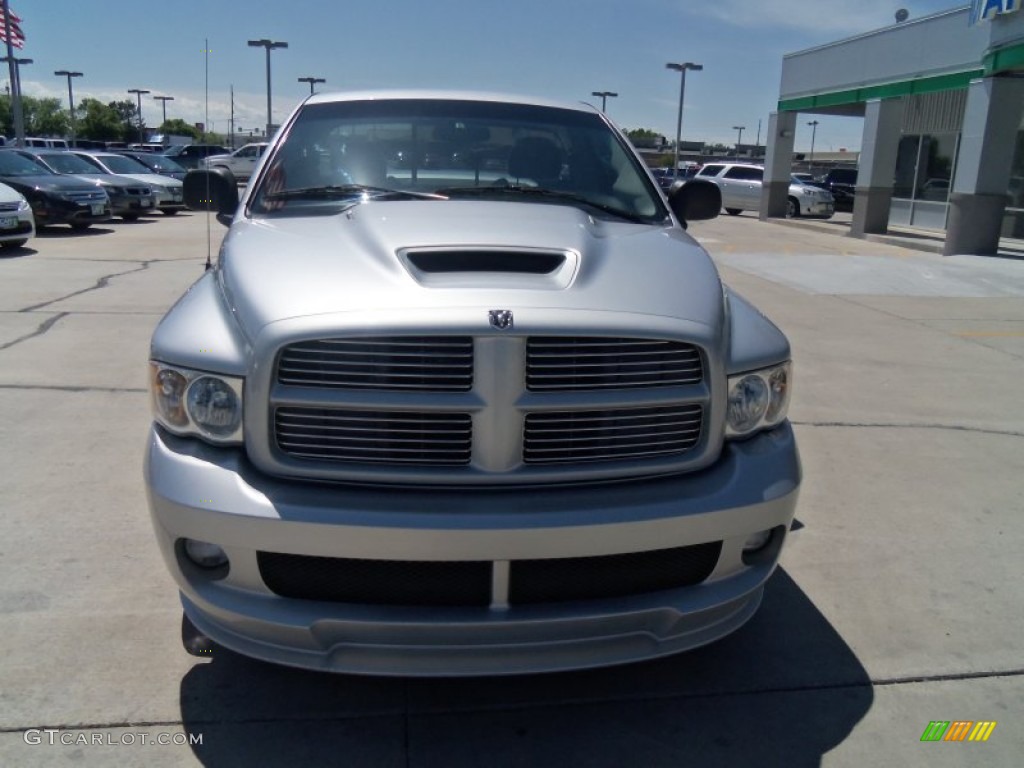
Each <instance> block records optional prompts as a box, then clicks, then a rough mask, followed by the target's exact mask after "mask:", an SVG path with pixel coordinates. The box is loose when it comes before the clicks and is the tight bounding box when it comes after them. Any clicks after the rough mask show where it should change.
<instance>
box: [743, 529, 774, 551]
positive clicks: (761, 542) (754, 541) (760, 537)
mask: <svg viewBox="0 0 1024 768" xmlns="http://www.w3.org/2000/svg"><path fill="white" fill-rule="evenodd" d="M771 538H772V529H771V528H769V529H768V530H767V531H758V532H757V533H752V534H751V535H750V536H748V537H747V540H746V541H745V542H743V554H745V555H747V554H751V553H753V552H757V551H758V550H759V549H763V548H764V546H765V545H766V544H767V543H768V542H769V541H771Z"/></svg>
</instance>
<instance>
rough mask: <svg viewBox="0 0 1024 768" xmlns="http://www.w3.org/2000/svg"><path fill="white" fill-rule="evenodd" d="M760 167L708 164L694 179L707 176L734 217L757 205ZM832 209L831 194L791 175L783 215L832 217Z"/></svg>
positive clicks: (833, 201) (742, 164) (760, 174)
mask: <svg viewBox="0 0 1024 768" xmlns="http://www.w3.org/2000/svg"><path fill="white" fill-rule="evenodd" d="M763 176H764V168H763V167H762V166H760V165H750V164H748V163H708V164H707V165H705V166H704V167H703V168H701V169H700V170H699V171H698V172H697V176H696V178H698V179H708V180H709V181H713V182H714V183H715V184H717V185H718V188H719V189H720V190H722V207H723V208H725V212H726V213H728V214H729V215H730V216H738V215H739V214H740V213H742V212H743V211H756V210H757V209H758V208H760V207H761V179H762V177H763ZM834 212H835V200H834V199H833V198H832V193H831V192H829V191H827V190H825V189H822V188H821V187H816V186H814V185H812V184H805V183H803V182H802V181H800V180H798V179H796V178H794V179H793V180H792V183H791V184H790V185H789V200H788V204H787V207H786V215H787V216H789V217H790V218H793V217H795V216H816V217H819V218H823V219H830V218H832V214H833V213H834Z"/></svg>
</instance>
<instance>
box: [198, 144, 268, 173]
mask: <svg viewBox="0 0 1024 768" xmlns="http://www.w3.org/2000/svg"><path fill="white" fill-rule="evenodd" d="M266 149H267V142H265V141H264V142H259V143H256V144H246V145H245V146H244V147H241V148H239V149H236V150H235V151H234V152H232V153H230V154H227V155H210V156H209V157H207V158H206V159H205V160H204V161H203V167H204V168H226V169H227V170H229V171H231V173H232V175H234V177H235V178H236V179H238V180H239V181H248V180H249V177H250V176H252V174H253V171H255V170H256V165H257V164H258V163H259V161H260V158H261V157H263V153H264V152H265V151H266Z"/></svg>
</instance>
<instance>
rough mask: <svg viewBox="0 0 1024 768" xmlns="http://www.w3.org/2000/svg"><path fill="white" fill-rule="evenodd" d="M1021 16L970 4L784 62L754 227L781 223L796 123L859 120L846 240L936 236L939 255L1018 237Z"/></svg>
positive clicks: (1023, 149) (1017, 4) (1023, 183)
mask: <svg viewBox="0 0 1024 768" xmlns="http://www.w3.org/2000/svg"><path fill="white" fill-rule="evenodd" d="M1022 5H1024V0H975V2H974V3H973V4H972V5H970V6H966V7H962V8H955V9H952V10H949V11H944V12H941V13H936V14H933V15H930V16H925V17H922V18H918V19H911V20H906V21H902V22H898V23H896V24H894V25H893V26H890V27H886V28H884V29H879V30H876V31H874V32H868V33H866V34H863V35H858V36H856V37H851V38H847V39H845V40H840V41H837V42H834V43H829V44H827V45H822V46H818V47H816V48H812V49H809V50H805V51H799V52H796V53H791V54H789V55H787V56H786V57H785V58H784V59H783V64H782V83H781V87H780V91H779V104H778V111H777V112H773V113H772V115H771V119H770V121H769V127H768V145H767V153H766V157H765V183H764V186H763V190H762V200H761V217H762V218H769V217H782V216H785V215H786V198H787V194H788V190H789V177H790V172H791V170H792V162H793V140H794V136H795V134H796V126H797V125H798V121H799V120H801V119H805V118H807V119H812V118H813V116H818V115H844V116H859V117H863V119H864V120H863V137H862V140H861V152H860V163H859V166H858V175H857V185H856V199H855V203H854V210H853V222H852V224H851V227H850V234H851V235H854V236H860V237H863V236H864V235H866V234H871V233H885V232H886V231H887V230H888V228H889V227H890V226H904V227H915V228H922V229H928V230H942V231H945V246H944V252H945V253H946V254H953V253H967V254H994V253H996V252H997V250H998V248H999V239H1000V237H1021V236H1024V125H1022V116H1024V9H1022V8H1021V6H1022Z"/></svg>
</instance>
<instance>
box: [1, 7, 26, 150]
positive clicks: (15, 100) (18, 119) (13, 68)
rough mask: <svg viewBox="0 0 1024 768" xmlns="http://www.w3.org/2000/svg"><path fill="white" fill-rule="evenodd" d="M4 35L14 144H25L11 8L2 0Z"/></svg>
mask: <svg viewBox="0 0 1024 768" xmlns="http://www.w3.org/2000/svg"><path fill="white" fill-rule="evenodd" d="M3 8H4V37H5V38H7V67H8V72H9V73H10V80H11V112H12V113H13V117H14V136H15V144H16V145H17V146H19V147H23V146H25V118H24V115H22V112H21V78H19V77H18V75H19V72H18V62H16V61H15V60H14V45H13V44H12V43H11V9H10V8H9V7H8V5H7V0H3Z"/></svg>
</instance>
